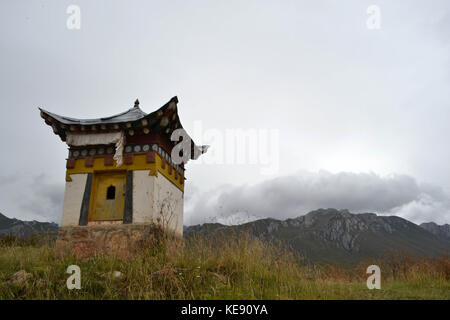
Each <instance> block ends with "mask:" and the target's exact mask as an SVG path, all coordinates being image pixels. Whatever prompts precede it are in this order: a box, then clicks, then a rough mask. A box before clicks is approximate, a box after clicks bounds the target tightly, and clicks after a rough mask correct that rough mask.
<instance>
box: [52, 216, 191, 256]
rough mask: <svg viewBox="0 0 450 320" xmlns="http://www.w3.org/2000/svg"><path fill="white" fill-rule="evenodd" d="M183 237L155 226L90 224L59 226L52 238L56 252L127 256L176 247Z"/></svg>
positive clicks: (180, 245) (181, 242) (179, 246)
mask: <svg viewBox="0 0 450 320" xmlns="http://www.w3.org/2000/svg"><path fill="white" fill-rule="evenodd" d="M182 244H183V240H182V239H181V238H180V237H178V236H175V235H174V234H169V233H167V232H163V230H162V229H161V227H158V226H155V225H149V224H146V225H133V224H121V225H91V226H77V227H61V228H60V229H59V232H58V239H57V240H56V250H57V252H58V253H59V254H72V255H75V256H78V257H92V256H95V255H97V254H107V255H117V256H121V257H124V256H128V255H130V254H133V253H135V252H137V251H139V250H141V249H144V248H152V247H156V246H161V245H165V246H167V247H168V248H167V249H169V250H173V249H175V250H178V249H180V248H181V247H182Z"/></svg>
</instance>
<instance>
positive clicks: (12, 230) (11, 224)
mask: <svg viewBox="0 0 450 320" xmlns="http://www.w3.org/2000/svg"><path fill="white" fill-rule="evenodd" d="M53 232H58V225H57V224H56V223H50V222H38V221H22V220H18V219H14V218H12V219H11V218H8V217H6V216H4V215H3V214H1V213H0V236H5V235H13V236H17V237H28V236H31V235H33V234H37V233H53Z"/></svg>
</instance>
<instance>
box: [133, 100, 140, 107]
mask: <svg viewBox="0 0 450 320" xmlns="http://www.w3.org/2000/svg"><path fill="white" fill-rule="evenodd" d="M134 107H135V108H139V99H136V101H135V102H134Z"/></svg>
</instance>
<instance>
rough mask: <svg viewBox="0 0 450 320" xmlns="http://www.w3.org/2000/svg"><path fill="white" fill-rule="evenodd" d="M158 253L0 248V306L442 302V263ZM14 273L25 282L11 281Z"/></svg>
mask: <svg viewBox="0 0 450 320" xmlns="http://www.w3.org/2000/svg"><path fill="white" fill-rule="evenodd" d="M165 248H166V246H160V247H159V248H158V249H155V248H154V249H152V250H142V251H140V252H139V253H138V254H135V255H134V256H132V257H130V258H126V259H125V258H115V257H111V256H96V257H93V258H90V259H78V258H75V257H73V256H67V255H66V256H63V257H61V256H58V255H56V254H55V250H54V248H53V246H52V245H51V244H42V243H38V242H36V241H31V242H27V241H11V239H9V240H8V241H0V299H445V300H448V299H450V258H449V257H442V258H440V259H436V260H424V259H413V258H410V257H407V256H404V255H391V256H390V257H388V258H387V259H385V260H383V261H368V262H365V263H361V264H359V265H357V266H353V267H346V268H343V267H339V266H333V265H317V264H311V263H308V262H307V261H305V260H304V259H302V258H301V257H297V256H294V255H293V254H292V253H290V252H287V251H286V250H284V249H283V248H280V247H277V246H275V245H272V244H267V243H264V242H262V241H260V240H258V239H250V238H248V237H246V236H241V237H239V238H230V239H216V240H215V241H212V240H211V239H204V238H190V239H188V240H187V241H186V243H185V247H184V250H182V251H175V252H172V254H168V251H167V250H166V249H165ZM371 264H377V265H379V266H380V268H381V289H380V290H376V289H374V290H369V289H368V288H367V286H366V280H367V277H368V276H369V275H367V274H366V268H367V267H368V266H369V265H371ZM69 265H78V266H79V267H80V269H81V289H80V290H77V289H74V290H69V289H67V286H66V281H67V279H68V277H69V276H70V275H69V274H67V273H66V269H67V267H68V266H69ZM19 270H25V271H26V272H27V273H29V276H28V277H27V278H26V279H23V281H13V280H11V276H12V275H13V274H14V273H16V272H18V271H19ZM114 271H120V272H121V273H122V275H121V277H114V276H113V275H112V273H113V272H114Z"/></svg>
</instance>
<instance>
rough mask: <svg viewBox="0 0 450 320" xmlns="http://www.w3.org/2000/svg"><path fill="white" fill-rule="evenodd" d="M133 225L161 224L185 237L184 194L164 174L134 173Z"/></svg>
mask: <svg viewBox="0 0 450 320" xmlns="http://www.w3.org/2000/svg"><path fill="white" fill-rule="evenodd" d="M133 223H137V224H139V223H159V224H160V225H162V226H165V227H167V228H168V229H169V230H171V231H174V232H175V233H176V234H178V235H179V236H182V235H183V192H182V191H181V190H180V189H178V188H177V187H176V186H175V185H174V184H173V183H172V182H170V180H168V179H167V178H166V177H164V176H163V175H162V174H158V176H157V177H155V176H149V171H148V170H135V171H133Z"/></svg>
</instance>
